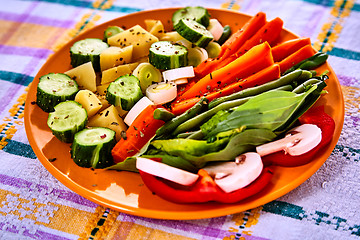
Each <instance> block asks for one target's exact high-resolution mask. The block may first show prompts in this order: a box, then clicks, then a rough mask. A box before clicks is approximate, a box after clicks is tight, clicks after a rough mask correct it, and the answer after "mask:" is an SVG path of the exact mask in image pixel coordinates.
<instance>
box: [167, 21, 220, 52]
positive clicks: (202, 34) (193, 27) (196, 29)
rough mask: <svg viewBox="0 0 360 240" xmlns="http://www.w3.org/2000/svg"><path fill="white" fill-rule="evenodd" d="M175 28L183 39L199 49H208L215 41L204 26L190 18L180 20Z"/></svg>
mask: <svg viewBox="0 0 360 240" xmlns="http://www.w3.org/2000/svg"><path fill="white" fill-rule="evenodd" d="M174 28H175V30H176V31H177V32H178V33H179V34H180V35H181V36H182V37H183V38H185V39H187V40H188V41H190V42H192V43H193V44H195V45H196V46H198V47H206V46H207V45H208V43H209V42H210V41H212V40H213V39H214V37H213V35H212V34H211V33H210V32H209V31H208V30H207V29H206V28H205V27H204V26H203V25H201V24H200V23H198V22H196V21H194V20H193V19H190V18H182V19H180V20H179V22H178V23H177V24H176V25H175V26H174Z"/></svg>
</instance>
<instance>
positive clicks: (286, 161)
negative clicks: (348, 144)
mask: <svg viewBox="0 0 360 240" xmlns="http://www.w3.org/2000/svg"><path fill="white" fill-rule="evenodd" d="M299 121H300V123H301V124H306V123H307V124H315V125H316V126H318V127H319V128H320V129H321V142H320V143H319V144H318V145H317V146H316V147H315V148H313V149H312V150H310V151H309V152H307V153H304V154H301V155H299V156H291V155H290V154H285V152H284V151H279V152H275V153H272V154H269V155H266V156H263V157H262V160H263V163H264V165H265V166H269V165H278V166H283V167H297V166H301V165H304V164H307V163H309V162H311V161H312V160H313V159H314V156H315V155H316V153H317V152H318V151H319V150H321V149H322V148H323V147H325V146H326V145H327V144H329V143H330V141H331V139H332V137H333V135H334V131H335V121H334V119H332V117H331V116H329V115H328V114H327V113H325V111H324V106H319V107H313V108H311V109H309V110H308V111H307V112H306V113H305V114H303V115H302V116H301V117H300V118H299Z"/></svg>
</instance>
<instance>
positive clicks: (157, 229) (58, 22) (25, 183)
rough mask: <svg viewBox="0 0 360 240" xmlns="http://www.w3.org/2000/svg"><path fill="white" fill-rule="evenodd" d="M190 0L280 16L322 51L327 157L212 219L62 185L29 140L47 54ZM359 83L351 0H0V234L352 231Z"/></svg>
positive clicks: (291, 235) (359, 217) (230, 235)
mask: <svg viewBox="0 0 360 240" xmlns="http://www.w3.org/2000/svg"><path fill="white" fill-rule="evenodd" d="M194 4H196V5H202V6H204V7H212V8H227V9H233V10H237V11H241V12H245V13H248V14H255V13H257V12H258V11H264V12H266V14H267V16H268V18H269V19H272V18H275V17H281V18H282V19H283V20H284V23H285V27H286V28H288V29H290V30H291V31H293V32H295V33H297V34H299V35H301V36H307V37H310V38H311V40H312V42H313V44H314V47H315V48H317V49H319V50H322V51H324V52H327V53H328V54H329V55H330V57H329V60H328V61H329V63H330V65H331V66H332V67H333V69H334V71H335V72H336V74H337V76H338V78H339V81H340V84H341V87H342V91H343V93H344V97H345V110H346V114H345V123H344V128H343V131H342V134H341V137H340V140H339V142H338V144H337V145H336V148H335V149H334V151H333V152H332V154H331V156H330V157H329V159H328V160H327V161H326V163H325V164H324V165H323V166H322V167H321V168H320V169H319V170H318V171H317V172H316V173H315V174H314V175H313V176H312V177H311V178H310V179H308V180H307V181H306V182H304V183H303V184H302V185H301V186H300V187H298V188H296V189H295V190H293V191H291V192H290V193H288V194H286V195H285V196H283V197H281V198H279V199H277V200H275V201H273V202H270V203H268V204H265V205H263V206H261V207H258V208H255V209H250V210H248V211H245V212H240V213H237V214H233V215H229V216H223V217H218V218H211V219H202V220H191V221H168V220H155V219H149V218H142V217H136V216H131V215H127V214H124V213H120V212H116V211H113V210H110V209H107V208H104V207H102V206H99V205H97V204H95V203H92V202H90V201H89V200H87V199H84V198H83V197H81V196H79V195H77V194H76V193H74V192H72V191H70V190H69V189H68V188H66V187H65V186H63V185H62V184H61V183H60V182H59V181H57V180H56V179H55V178H54V177H53V176H52V175H51V174H49V172H48V171H47V170H46V169H45V168H44V167H43V166H42V165H41V163H40V162H39V161H38V159H37V158H36V156H35V154H34V153H33V151H32V149H31V147H30V145H29V143H28V140H27V137H26V134H25V129H24V120H23V111H24V101H25V99H26V93H27V86H28V85H29V83H30V82H31V81H32V80H33V77H34V76H35V75H36V73H37V71H38V70H39V69H40V67H41V66H42V64H44V62H45V61H46V59H47V58H48V56H49V55H51V54H52V53H53V52H54V51H56V50H57V49H58V48H59V47H61V46H62V44H64V43H66V42H67V41H68V40H70V39H71V38H72V37H74V36H76V35H77V34H78V33H80V32H82V31H84V30H86V29H89V28H91V27H93V26H94V25H97V24H99V23H102V22H105V21H108V20H110V19H112V18H115V17H119V16H122V15H125V14H128V13H132V12H136V11H141V10H145V9H154V8H159V7H170V6H187V5H194ZM359 87H360V1H359V0H357V1H355V0H336V1H334V0H289V1H285V0H280V1H273V0H238V1H231V0H197V1H196V3H195V2H194V1H190V0H182V1H178V0H176V1H175V0H174V1H164V0H152V1H140V0H121V1H113V0H73V1H71V0H65V1H60V0H23V1H20V0H10V1H8V0H0V239H79V238H80V239H209V240H215V239H224V240H230V239H253V240H255V239H256V240H258V239H259V240H260V239H286V240H287V239H359V238H360V210H359V209H360V133H359V132H360V125H359V123H360V112H359V103H360V101H359V94H360V91H359Z"/></svg>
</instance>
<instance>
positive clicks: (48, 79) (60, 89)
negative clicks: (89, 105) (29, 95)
mask: <svg viewBox="0 0 360 240" xmlns="http://www.w3.org/2000/svg"><path fill="white" fill-rule="evenodd" d="M78 91H79V86H78V84H77V83H76V81H74V80H73V79H71V78H70V77H69V76H68V75H66V74H63V73H49V74H46V75H44V76H42V77H40V79H39V83H38V85H37V92H36V103H37V105H38V106H39V107H40V108H41V109H42V110H43V111H45V112H52V111H54V107H55V106H56V105H57V104H59V103H60V102H64V101H66V100H74V99H75V95H76V93H77V92H78Z"/></svg>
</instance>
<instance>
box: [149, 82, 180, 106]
mask: <svg viewBox="0 0 360 240" xmlns="http://www.w3.org/2000/svg"><path fill="white" fill-rule="evenodd" d="M176 95H177V87H176V84H175V83H172V82H167V83H166V82H160V83H155V84H153V85H150V86H149V87H148V88H147V89H146V96H147V97H148V98H149V99H150V100H151V101H152V102H153V103H154V104H164V103H168V102H170V101H172V100H174V99H175V98H176Z"/></svg>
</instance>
